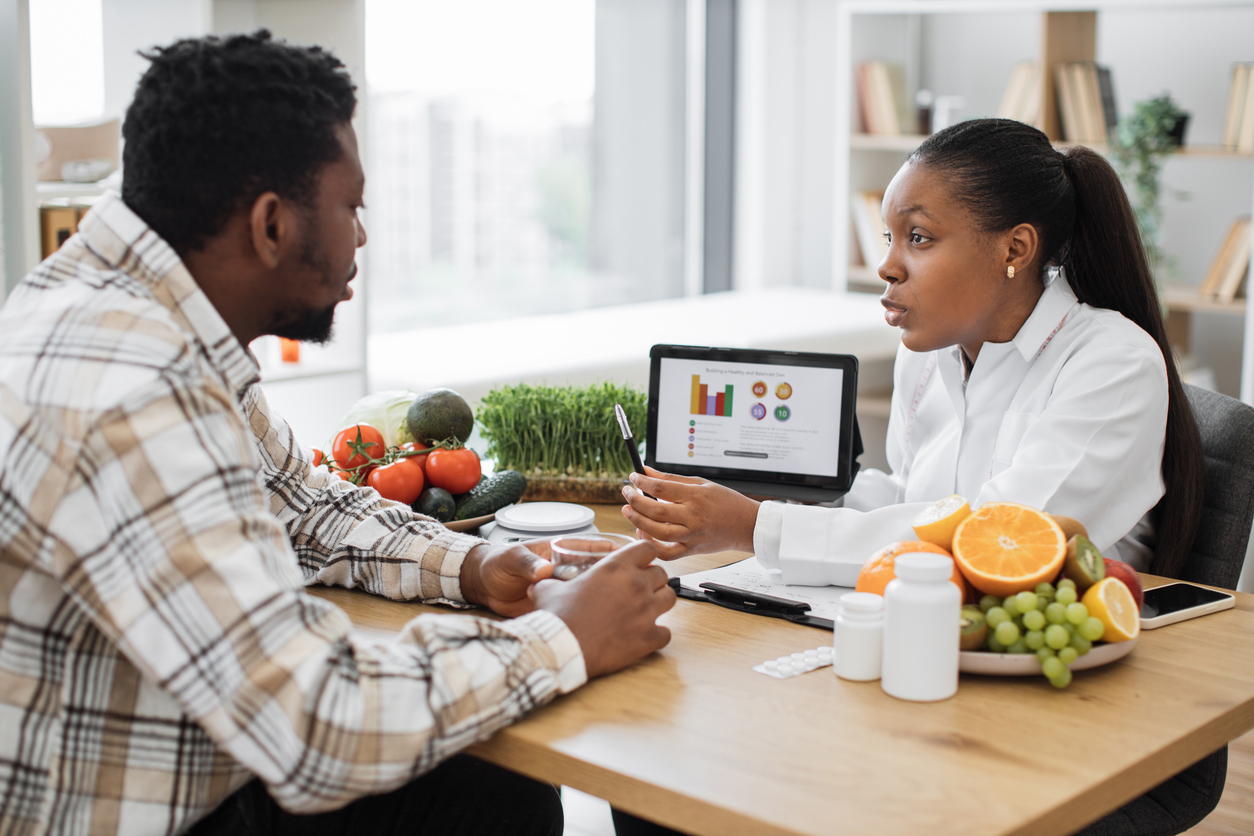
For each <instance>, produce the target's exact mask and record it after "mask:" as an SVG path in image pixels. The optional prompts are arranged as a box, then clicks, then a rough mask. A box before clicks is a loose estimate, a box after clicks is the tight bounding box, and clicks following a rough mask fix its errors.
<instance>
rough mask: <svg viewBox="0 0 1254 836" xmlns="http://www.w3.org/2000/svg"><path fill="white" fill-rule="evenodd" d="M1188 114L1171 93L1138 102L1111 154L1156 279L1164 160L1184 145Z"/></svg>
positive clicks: (1159, 262)
mask: <svg viewBox="0 0 1254 836" xmlns="http://www.w3.org/2000/svg"><path fill="white" fill-rule="evenodd" d="M1188 119H1189V115H1188V114H1187V113H1185V112H1184V111H1183V110H1181V109H1180V106H1179V105H1177V104H1176V102H1175V101H1174V100H1173V99H1172V98H1171V94H1170V93H1163V94H1162V95H1161V96H1158V97H1156V98H1153V99H1150V100H1148V101H1144V102H1137V103H1136V104H1135V105H1133V107H1132V113H1131V115H1129V116H1125V117H1124V118H1122V119H1120V120H1119V125H1118V127H1117V128H1116V129H1115V133H1114V136H1113V138H1112V139H1113V141H1112V143H1111V151H1112V154H1113V156H1114V160H1115V167H1116V168H1117V169H1118V170H1119V174H1120V176H1121V177H1122V178H1123V180H1124V183H1125V186H1130V188H1129V192H1130V194H1131V197H1132V209H1133V210H1134V211H1135V212H1136V218H1137V223H1138V224H1139V225H1140V227H1141V241H1142V243H1143V244H1144V245H1145V254H1146V256H1147V257H1148V258H1149V262H1150V268H1151V269H1153V270H1154V273H1155V276H1157V274H1158V271H1159V268H1160V267H1161V266H1162V265H1163V261H1164V254H1163V252H1162V250H1161V249H1160V247H1159V239H1160V236H1161V229H1160V226H1161V223H1162V216H1163V210H1162V203H1161V183H1160V182H1159V177H1160V174H1161V172H1162V164H1163V158H1164V157H1166V156H1167V155H1168V154H1172V153H1174V152H1175V151H1176V150H1177V149H1178V148H1179V147H1180V146H1181V145H1183V144H1184V129H1185V127H1186V125H1187V124H1188Z"/></svg>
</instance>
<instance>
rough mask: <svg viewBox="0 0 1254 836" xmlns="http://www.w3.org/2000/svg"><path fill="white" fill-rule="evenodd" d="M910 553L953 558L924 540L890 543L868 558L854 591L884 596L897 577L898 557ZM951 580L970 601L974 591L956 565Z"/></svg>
mask: <svg viewBox="0 0 1254 836" xmlns="http://www.w3.org/2000/svg"><path fill="white" fill-rule="evenodd" d="M910 552H932V553H933V554H943V555H945V557H953V555H951V554H950V553H949V552H947V551H945V550H944V549H942V548H941V547H940V546H937V545H935V544H933V543H925V542H923V541H922V540H898V541H896V542H893V543H889V544H888V545H887V546H885V547H884V548H882V549H880V550H879V551H877V552H876V553H875V554H873V555H871V556H870V557H869V558H867V562H866V563H863V564H862V569H861V570H860V571H859V572H858V584H857V586H855V587H854V589H855V590H856V591H858V592H874V593H875V594H876V595H883V594H884V588H885V587H886V586H888V582H889V581H891V580H892V579H893V578H895V577H897V575H896V571H895V569H894V567H895V565H896V563H897V555H901V554H909V553H910ZM950 580H951V581H953V583H954V585H955V586H957V587H958V589H959V590H960V591H961V592H962V600H963V601H969V600H970V599H971V595H972V590H971V587H970V586H969V585H968V584H967V581H966V578H964V577H963V576H962V573H961V572H959V571H958V566H957V564H955V565H954V574H953V577H952V578H950Z"/></svg>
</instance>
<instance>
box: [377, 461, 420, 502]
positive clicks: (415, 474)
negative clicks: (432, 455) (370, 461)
mask: <svg viewBox="0 0 1254 836" xmlns="http://www.w3.org/2000/svg"><path fill="white" fill-rule="evenodd" d="M425 481H426V480H425V479H424V478H423V475H422V465H421V464H419V463H418V462H417V461H415V460H414V459H413V458H406V459H397V460H396V461H394V462H392V463H391V464H385V465H382V466H381V467H376V468H374V469H372V470H371V471H370V474H369V475H368V476H366V485H367V486H369V487H371V488H374V489H375V490H376V491H378V492H379V496H381V497H383V498H384V499H391V500H394V501H396V502H404V503H405V504H406V505H412V504H413V503H414V502H415V501H416V500H417V499H418V496H419V494H421V493H422V488H423V484H424V482H425Z"/></svg>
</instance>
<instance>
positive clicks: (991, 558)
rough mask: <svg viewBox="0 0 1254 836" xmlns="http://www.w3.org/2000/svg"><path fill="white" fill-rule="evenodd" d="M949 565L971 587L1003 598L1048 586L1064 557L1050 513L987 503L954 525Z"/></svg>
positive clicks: (1063, 544) (1061, 537)
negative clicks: (1047, 582)
mask: <svg viewBox="0 0 1254 836" xmlns="http://www.w3.org/2000/svg"><path fill="white" fill-rule="evenodd" d="M953 555H954V562H955V563H957V564H958V568H959V569H960V570H961V571H962V574H963V575H964V576H965V577H966V579H967V580H968V581H970V583H971V585H972V586H974V587H975V588H976V589H978V590H980V592H983V593H985V594H986V595H996V596H998V597H999V598H1004V597H1006V596H1007V595H1013V594H1014V593H1016V592H1022V591H1024V590H1025V589H1032V588H1033V587H1035V586H1036V585H1037V584H1038V583H1041V582H1042V581H1053V579H1054V578H1056V577H1057V576H1058V571H1059V570H1060V569H1061V568H1062V563H1063V560H1064V559H1065V558H1066V556H1067V540H1066V537H1065V536H1064V535H1063V531H1062V528H1060V527H1059V525H1058V523H1056V522H1054V521H1053V520H1052V519H1051V518H1050V516H1049V514H1046V513H1043V512H1041V511H1038V510H1036V509H1035V508H1030V507H1028V506H1027V505H1019V504H1018V503H1014V502H988V503H985V504H984V505H982V506H980V509H979V510H978V511H975V512H973V513H972V514H971V516H969V517H967V518H966V519H965V520H963V521H962V522H961V523H959V524H958V528H957V530H955V531H954V539H953Z"/></svg>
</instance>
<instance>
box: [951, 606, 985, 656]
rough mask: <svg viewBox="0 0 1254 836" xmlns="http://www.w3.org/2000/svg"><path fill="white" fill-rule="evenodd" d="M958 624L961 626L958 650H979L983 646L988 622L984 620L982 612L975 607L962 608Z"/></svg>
mask: <svg viewBox="0 0 1254 836" xmlns="http://www.w3.org/2000/svg"><path fill="white" fill-rule="evenodd" d="M959 624H960V625H961V627H960V635H961V638H960V639H959V641H958V647H959V649H961V650H979V649H980V648H981V647H983V646H984V639H985V637H986V636H987V635H988V622H987V621H985V620H984V613H983V612H981V611H980V610H978V609H976V608H975V607H963V609H962V618H961V620H960V622H959Z"/></svg>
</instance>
